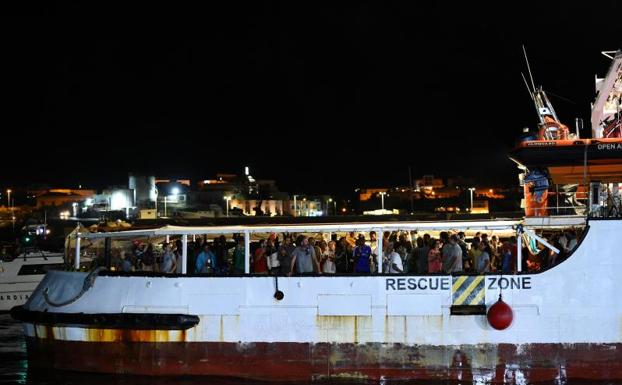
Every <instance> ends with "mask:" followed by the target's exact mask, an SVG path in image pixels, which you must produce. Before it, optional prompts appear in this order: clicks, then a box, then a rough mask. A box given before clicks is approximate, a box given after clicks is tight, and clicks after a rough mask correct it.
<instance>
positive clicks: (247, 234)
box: [244, 230, 251, 274]
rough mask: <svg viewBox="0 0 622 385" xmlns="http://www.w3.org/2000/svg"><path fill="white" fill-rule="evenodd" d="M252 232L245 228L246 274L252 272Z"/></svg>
mask: <svg viewBox="0 0 622 385" xmlns="http://www.w3.org/2000/svg"><path fill="white" fill-rule="evenodd" d="M250 246H251V234H250V231H248V230H244V274H249V273H250V272H251V264H250V262H251V258H250V255H251V251H250Z"/></svg>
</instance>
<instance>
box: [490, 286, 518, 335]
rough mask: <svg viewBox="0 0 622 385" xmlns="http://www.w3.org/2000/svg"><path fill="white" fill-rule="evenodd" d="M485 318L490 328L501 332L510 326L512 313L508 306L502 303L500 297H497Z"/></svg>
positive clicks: (512, 317)
mask: <svg viewBox="0 0 622 385" xmlns="http://www.w3.org/2000/svg"><path fill="white" fill-rule="evenodd" d="M486 318H487V319H488V323H489V324H490V326H492V327H493V328H495V329H497V330H503V329H506V328H507V327H508V326H510V325H511V324H512V320H513V319H514V312H513V311H512V308H511V307H510V305H508V304H507V303H505V302H503V300H502V299H501V295H499V300H498V301H497V302H495V303H494V304H493V305H492V306H491V307H490V308H489V309H488V313H487V314H486Z"/></svg>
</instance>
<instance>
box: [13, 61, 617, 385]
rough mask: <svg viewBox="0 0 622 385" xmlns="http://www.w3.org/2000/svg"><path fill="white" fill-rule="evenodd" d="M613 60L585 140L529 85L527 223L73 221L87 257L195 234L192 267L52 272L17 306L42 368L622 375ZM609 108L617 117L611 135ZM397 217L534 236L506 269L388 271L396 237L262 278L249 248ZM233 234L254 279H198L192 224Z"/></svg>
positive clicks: (33, 357)
mask: <svg viewBox="0 0 622 385" xmlns="http://www.w3.org/2000/svg"><path fill="white" fill-rule="evenodd" d="M611 60H612V68H611V69H610V70H609V73H608V74H607V76H606V78H605V79H604V80H603V81H602V82H600V89H599V94H598V97H597V101H596V103H595V104H594V109H593V119H594V120H593V122H596V125H595V126H594V132H595V134H594V135H593V138H592V139H581V138H578V137H573V136H571V135H570V133H569V132H568V130H567V128H565V129H564V127H565V126H563V125H562V124H561V123H560V122H559V120H558V119H557V117H556V115H555V114H554V113H553V111H551V109H550V108H549V107H550V106H547V103H548V102H547V101H546V100H545V97H546V94H545V93H544V92H543V91H542V90H536V89H535V87H533V88H530V90H531V91H532V96H533V98H534V101H538V102H537V103H536V105H537V107H538V113H539V115H540V117H541V125H540V130H539V132H538V133H537V134H536V136H534V137H533V138H526V140H524V141H522V142H521V143H520V144H519V145H518V147H517V148H516V150H515V151H514V152H513V153H512V154H511V156H512V159H514V160H515V161H516V162H517V164H518V165H519V169H520V170H521V174H522V177H521V183H522V184H523V185H524V189H525V210H526V216H525V217H524V219H522V220H490V221H447V222H436V223H432V222H376V223H339V224H316V225H313V224H310V225H287V226H224V227H175V226H167V227H163V228H157V229H149V230H130V231H124V232H109V233H82V232H77V233H76V234H75V237H74V239H73V240H72V245H73V246H72V247H73V249H75V250H73V253H72V255H73V257H72V258H73V261H72V263H73V264H74V266H75V267H76V268H79V267H80V256H81V252H80V250H81V243H82V242H83V241H84V240H89V242H95V241H97V240H101V241H102V242H103V243H104V245H105V246H104V250H108V253H109V250H110V249H111V248H114V245H115V242H117V243H118V242H124V240H125V241H127V242H131V241H132V240H134V239H138V238H141V237H142V238H149V239H162V238H165V237H166V238H169V239H168V240H170V239H171V238H173V239H180V240H181V244H182V256H181V274H160V273H154V272H130V273H124V272H119V271H111V270H107V269H106V268H98V269H96V270H94V271H91V272H80V271H71V272H70V271H51V272H48V274H47V275H46V277H45V278H44V280H43V281H42V282H41V284H40V285H39V286H38V288H37V289H36V290H35V292H34V293H33V295H32V296H31V297H30V299H29V300H28V302H27V303H26V304H25V305H23V306H19V307H15V308H14V309H13V310H12V315H13V317H14V318H16V319H19V320H21V321H22V322H23V323H24V331H25V334H26V341H27V348H28V355H29V360H30V365H31V366H32V367H37V368H53V369H63V370H73V371H84V372H99V373H119V374H138V375H151V376H176V375H207V376H219V377H236V378H245V379H255V380H280V381H290V380H291V381H297V380H303V381H307V380H316V379H337V378H347V379H360V380H373V381H382V380H400V379H454V380H463V381H472V382H477V383H510V382H513V383H516V382H518V383H520V382H524V383H527V382H529V383H531V382H537V381H552V380H558V381H559V380H562V381H563V380H565V379H579V378H589V379H608V380H612V379H622V302H621V301H620V300H619V290H618V288H617V284H618V282H619V277H618V272H619V271H621V270H622V259H620V258H619V249H620V244H619V239H620V235H621V234H622V218H621V216H620V211H619V210H620V204H619V188H620V186H621V185H620V182H622V172H621V171H622V170H621V169H620V164H621V163H620V161H621V160H622V139H620V135H619V134H616V133H615V132H616V131H615V130H616V129H617V130H618V131H617V132H618V133H619V132H620V120H619V117H620V107H619V102H620V94H621V89H622V68H621V66H622V53H621V52H620V51H618V52H616V53H615V54H614V55H612V59H611ZM540 101H543V103H540ZM538 103H540V105H538ZM547 108H548V109H547ZM616 114H617V115H616ZM616 116H617V117H616ZM612 119H617V122H618V123H617V126H615V127H614V129H612V130H609V131H607V130H603V129H602V126H603V125H606V126H607V127H608V124H609V123H608V122H611V121H612ZM599 127H601V128H599ZM605 132H607V133H608V134H607V135H608V136H607V137H605V136H603V135H605ZM616 135H618V136H616ZM561 153H564V154H567V155H564V157H561V156H558V155H557V154H561ZM547 154H555V155H552V156H551V155H547ZM570 185H575V186H574V187H571V186H570ZM560 186H564V189H562V192H561V193H560V192H559V187H560ZM581 192H583V195H582V194H581ZM616 192H617V194H618V195H617V196H616ZM616 199H618V200H616ZM553 202H555V204H552V203H553ZM567 228H573V229H575V230H577V231H578V232H579V233H580V236H579V240H578V243H577V245H576V246H575V247H574V248H573V250H572V252H571V254H570V255H568V256H567V258H566V259H565V260H564V261H563V262H562V263H559V264H557V265H556V266H554V267H552V268H550V269H548V270H545V271H540V272H537V271H525V268H524V267H525V265H526V264H525V263H524V261H525V259H527V255H525V253H529V250H530V247H532V246H533V245H534V244H539V245H540V246H539V248H549V249H550V250H551V253H556V252H559V251H560V250H558V249H557V248H556V247H555V246H554V245H552V244H551V243H550V242H548V240H547V239H546V237H543V236H542V235H545V234H546V233H547V232H551V231H557V230H559V229H567ZM399 230H401V231H413V230H416V231H419V233H426V232H427V233H432V234H433V233H435V232H439V231H455V230H463V231H465V232H467V234H469V233H471V234H473V233H474V232H475V231H481V232H487V233H494V234H498V235H499V236H500V237H508V236H510V235H515V236H516V237H517V239H518V240H519V242H520V244H521V246H523V247H517V248H516V254H515V255H514V258H516V261H515V266H516V272H515V273H514V274H509V275H508V274H505V275H504V274H500V273H489V274H471V275H468V274H436V275H400V274H385V273H383V268H382V260H383V255H382V254H383V245H382V243H383V239H382V237H379V238H378V245H377V254H378V255H377V262H378V271H377V272H376V273H374V274H371V275H355V274H348V275H343V274H336V275H334V276H327V275H321V276H284V277H275V276H266V275H253V274H249V273H250V265H249V258H250V255H249V250H250V247H249V246H250V243H251V242H252V241H253V240H254V239H257V237H258V236H259V235H262V234H268V233H277V234H280V233H285V232H287V233H300V234H303V233H307V234H309V233H312V234H320V233H321V234H331V233H332V234H334V233H343V232H350V231H354V232H369V231H375V232H376V233H377V234H382V233H383V232H384V231H399ZM232 234H243V239H244V245H245V248H244V250H245V253H246V255H245V257H246V258H245V261H246V262H245V266H244V268H245V273H246V274H242V275H239V276H208V275H204V274H187V272H188V270H189V268H188V258H187V245H188V242H189V237H193V236H196V235H203V236H208V237H217V236H220V235H225V236H227V237H229V236H231V235H232ZM106 261H107V263H108V264H109V261H110V257H109V255H108V256H106ZM76 270H77V269H76Z"/></svg>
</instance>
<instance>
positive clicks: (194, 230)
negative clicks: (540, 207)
mask: <svg viewBox="0 0 622 385" xmlns="http://www.w3.org/2000/svg"><path fill="white" fill-rule="evenodd" d="M573 219H574V220H573V221H570V222H568V223H567V224H568V225H571V226H572V225H580V224H585V219H584V218H581V219H582V220H581V219H580V218H573ZM552 222H554V223H548V222H547V223H544V222H542V223H540V222H538V221H535V223H534V222H533V221H532V222H531V223H530V222H529V221H528V220H525V221H523V220H510V219H501V220H478V221H443V222H410V221H409V222H367V223H330V224H328V223H309V224H292V225H246V226H243V225H237V226H170V225H168V226H163V227H158V228H153V229H139V230H126V231H113V232H103V233H87V232H85V233H82V232H80V231H79V230H78V231H75V232H73V233H72V235H70V237H73V238H74V239H75V246H76V252H75V256H76V257H75V261H74V264H75V267H76V268H77V269H78V268H79V267H80V240H81V239H91V240H92V239H105V238H117V239H118V238H125V239H128V238H129V239H135V238H141V237H148V238H155V237H166V238H167V241H168V237H169V236H181V238H182V245H183V251H182V274H186V273H187V254H188V236H189V235H221V234H244V244H245V253H246V258H245V261H246V262H245V269H244V270H245V273H246V274H248V273H250V264H249V260H250V258H249V257H250V250H249V246H250V240H251V234H257V233H343V232H351V231H355V232H363V231H376V232H377V233H380V234H381V233H382V232H384V231H415V230H417V231H428V232H432V231H465V232H466V231H501V232H504V231H506V232H511V233H516V235H517V236H518V237H517V238H518V239H521V238H520V235H521V233H522V232H523V229H522V226H525V227H526V228H543V227H549V226H550V227H558V226H560V225H561V223H559V221H552ZM530 233H531V232H530ZM539 241H540V242H541V243H543V244H545V245H546V246H547V247H552V246H550V245H549V244H548V243H546V241H544V240H542V239H539ZM377 242H378V255H377V259H378V260H377V263H378V265H377V266H378V270H379V271H378V272H382V250H383V247H382V242H383V238H382V236H380V237H378V241H377ZM521 250H522V248H521V247H519V248H518V250H517V251H518V255H517V266H518V269H519V271H520V269H521V264H522V252H521Z"/></svg>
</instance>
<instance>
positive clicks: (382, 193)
mask: <svg viewBox="0 0 622 385" xmlns="http://www.w3.org/2000/svg"><path fill="white" fill-rule="evenodd" d="M379 194H380V199H381V201H382V211H384V196H385V195H387V193H386V192H384V191H382V192H380V193H379Z"/></svg>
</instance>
